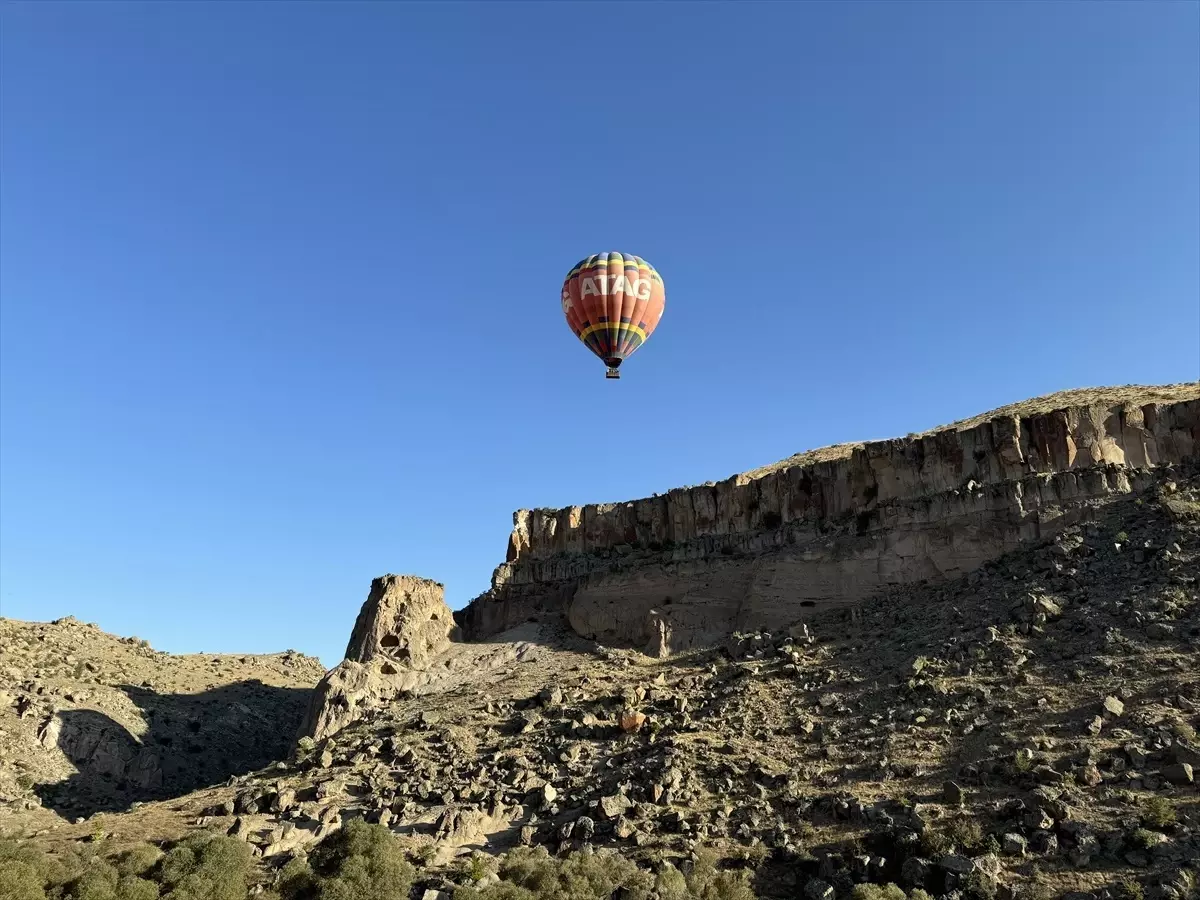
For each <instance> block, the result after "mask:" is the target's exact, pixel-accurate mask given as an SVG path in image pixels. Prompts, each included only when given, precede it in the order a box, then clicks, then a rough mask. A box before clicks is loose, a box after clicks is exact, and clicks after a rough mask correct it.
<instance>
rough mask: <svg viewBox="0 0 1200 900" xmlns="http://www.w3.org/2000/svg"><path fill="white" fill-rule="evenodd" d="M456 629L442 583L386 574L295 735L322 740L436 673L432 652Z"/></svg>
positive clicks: (445, 644)
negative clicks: (343, 652) (365, 712)
mask: <svg viewBox="0 0 1200 900" xmlns="http://www.w3.org/2000/svg"><path fill="white" fill-rule="evenodd" d="M454 630H455V625H454V617H453V613H451V611H450V607H448V606H447V605H446V600H445V596H444V592H443V588H442V585H441V584H439V583H437V582H436V581H430V580H428V579H426V578H417V577H414V576H411V575H384V576H382V577H380V578H376V579H375V580H373V581H372V582H371V590H370V593H369V594H368V595H367V599H366V601H365V602H364V603H363V605H362V609H361V610H359V613H358V618H357V619H356V620H355V622H354V630H353V632H352V633H351V635H350V642H349V643H348V644H347V645H346V658H345V659H344V660H342V662H340V663H339V664H338V665H336V666H334V667H333V668H332V669H330V670H329V671H328V672H327V673H326V674H325V676H324V677H323V678H322V679H321V681H320V683H319V684H318V685H317V687H316V690H314V691H313V696H312V699H311V701H310V704H309V708H308V714H307V715H306V716H305V718H304V722H303V723H302V724H301V726H300V730H299V735H300V736H301V737H310V738H313V739H314V740H321V739H322V738H323V737H326V736H327V735H330V734H333V733H334V732H336V731H338V730H340V729H341V728H344V727H345V726H346V725H347V724H348V723H349V722H352V721H354V720H355V719H357V718H359V717H360V716H361V715H362V713H363V712H364V711H365V710H367V709H371V708H373V707H376V706H378V705H380V704H382V703H386V702H388V701H389V700H391V699H393V698H395V697H397V696H399V695H400V694H401V693H403V692H404V691H409V690H412V689H413V688H414V687H416V686H417V685H420V684H423V683H426V682H428V681H430V680H431V679H432V678H434V677H435V674H434V673H433V672H431V671H430V665H431V662H432V660H433V659H434V657H436V656H437V655H438V654H439V653H440V652H442V651H444V650H445V649H446V648H447V647H449V645H450V641H451V638H452V636H453V633H454Z"/></svg>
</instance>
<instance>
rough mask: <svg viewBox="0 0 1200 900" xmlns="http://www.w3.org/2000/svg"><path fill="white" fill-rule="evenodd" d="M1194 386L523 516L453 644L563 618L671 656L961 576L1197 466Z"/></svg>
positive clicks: (1099, 394) (1111, 397)
mask: <svg viewBox="0 0 1200 900" xmlns="http://www.w3.org/2000/svg"><path fill="white" fill-rule="evenodd" d="M1198 453H1200V382H1190V383H1184V384H1174V385H1158V386H1130V387H1117V388H1096V389H1082V390H1072V391H1064V392H1061V393H1057V394H1052V395H1048V396H1046V397H1039V398H1035V399H1033V400H1028V401H1024V402H1022V403H1018V404H1013V405H1011V406H1006V407H1002V408H1000V409H997V410H993V411H992V412H990V413H986V414H984V415H981V416H977V417H975V418H972V419H968V420H964V421H962V422H957V423H954V424H952V425H947V426H944V427H942V428H938V429H934V430H932V431H930V432H926V433H924V434H918V435H909V436H908V437H906V438H897V439H892V440H881V441H871V442H864V443H850V444H840V445H837V446H834V447H827V448H823V449H821V450H816V451H810V452H808V453H803V454H799V455H797V456H793V457H790V458H789V459H787V460H783V461H781V462H779V463H776V464H774V465H771V466H766V467H763V468H759V469H755V470H753V471H750V472H745V473H742V474H739V475H734V476H732V477H731V478H727V479H725V480H724V481H721V482H715V483H714V482H709V483H706V484H703V485H699V486H695V487H689V488H678V489H675V490H672V491H669V492H668V493H666V494H665V495H661V496H655V497H650V498H643V499H640V500H633V501H628V502H624V503H607V504H592V505H587V506H571V507H566V508H564V509H532V510H530V509H522V510H518V511H517V512H516V513H514V515H513V531H512V534H511V535H510V537H509V543H508V553H507V559H506V561H505V562H504V563H503V564H502V565H500V566H499V567H497V569H496V570H495V573H494V574H493V578H492V586H491V588H490V589H489V590H488V591H487V592H486V593H484V594H483V595H481V596H479V597H477V598H476V599H475V600H473V601H472V602H471V603H470V604H469V605H468V606H467V607H465V608H464V609H462V610H460V611H459V612H457V613H456V614H455V618H456V620H457V622H458V624H459V626H460V627H461V629H462V631H463V635H464V637H465V638H466V639H467V640H481V639H484V638H487V637H490V636H492V635H495V634H498V633H499V632H502V631H504V630H506V629H509V628H512V627H514V626H515V625H518V624H520V623H522V622H526V621H529V620H546V619H548V618H563V619H565V620H566V622H567V623H568V624H569V625H570V627H571V628H572V629H573V630H574V631H575V632H576V633H578V634H580V635H582V636H584V637H587V638H590V639H594V640H598V641H601V642H604V643H611V644H614V645H621V646H635V647H638V648H644V649H646V650H647V651H648V652H651V653H653V654H655V655H660V656H661V655H667V654H670V653H672V652H676V651H679V650H682V649H685V648H688V647H693V646H697V645H701V644H704V643H707V642H711V641H714V640H720V639H722V638H723V637H724V636H727V635H728V634H730V633H733V632H736V631H745V630H751V629H755V628H772V629H774V628H779V627H787V626H789V625H792V624H794V623H796V622H797V621H799V620H801V619H803V618H804V617H805V616H806V615H808V614H811V613H812V612H815V611H817V610H822V609H828V608H830V607H836V606H848V605H853V604H855V603H858V602H859V601H862V600H864V599H866V598H868V597H870V596H872V595H873V594H875V593H877V592H879V591H881V590H884V589H887V588H889V587H891V586H896V585H901V584H907V583H913V582H919V581H927V580H937V579H943V578H950V577H957V576H959V575H962V574H964V573H968V572H971V571H974V570H975V569H977V568H978V567H979V566H981V565H982V564H984V563H986V562H988V561H990V560H993V559H995V558H997V557H999V556H1000V555H1002V554H1004V553H1006V552H1009V551H1011V550H1013V549H1015V548H1016V547H1018V546H1019V545H1021V544H1023V543H1025V542H1028V541H1032V540H1038V539H1041V538H1045V537H1048V536H1051V535H1053V534H1054V533H1055V532H1056V531H1058V530H1060V529H1062V528H1063V527H1066V526H1068V525H1072V524H1075V523H1077V522H1079V521H1081V520H1086V519H1088V518H1089V517H1090V516H1091V515H1092V514H1093V512H1094V509H1095V507H1096V506H1097V505H1098V504H1102V503H1103V502H1105V501H1106V500H1107V499H1111V498H1112V497H1115V496H1118V495H1121V494H1126V493H1128V492H1129V491H1131V490H1133V489H1135V487H1136V486H1137V484H1138V483H1139V482H1140V481H1141V480H1145V478H1146V477H1147V476H1148V473H1149V472H1150V471H1151V470H1154V469H1157V468H1161V467H1165V466H1194V465H1195V464H1196V463H1197V461H1198V456H1197V455H1198Z"/></svg>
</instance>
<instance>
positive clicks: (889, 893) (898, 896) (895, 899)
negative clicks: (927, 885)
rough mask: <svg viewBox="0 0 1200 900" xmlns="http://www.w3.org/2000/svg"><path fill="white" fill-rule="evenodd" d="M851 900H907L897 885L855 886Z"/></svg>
mask: <svg viewBox="0 0 1200 900" xmlns="http://www.w3.org/2000/svg"><path fill="white" fill-rule="evenodd" d="M851 897H852V898H853V900H907V898H906V897H905V896H904V891H903V890H901V889H900V888H899V887H898V886H897V885H894V884H890V883H889V884H887V885H884V886H882V887H881V886H880V885H878V884H856V885H855V886H854V890H853V892H852V893H851Z"/></svg>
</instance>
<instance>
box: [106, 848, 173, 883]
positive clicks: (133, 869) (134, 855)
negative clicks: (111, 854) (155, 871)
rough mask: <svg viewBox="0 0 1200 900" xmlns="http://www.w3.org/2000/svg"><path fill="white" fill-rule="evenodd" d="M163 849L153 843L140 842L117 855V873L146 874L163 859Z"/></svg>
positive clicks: (123, 874)
mask: <svg viewBox="0 0 1200 900" xmlns="http://www.w3.org/2000/svg"><path fill="white" fill-rule="evenodd" d="M162 856H163V854H162V851H161V850H159V849H158V848H157V847H155V846H153V845H151V844H138V845H137V846H136V847H131V848H129V849H128V850H126V851H125V852H124V853H122V854H121V855H120V856H118V857H117V874H119V875H122V876H125V875H144V874H145V873H146V872H148V871H149V870H150V869H152V868H153V867H154V864H155V863H157V862H158V861H159V860H160V859H162Z"/></svg>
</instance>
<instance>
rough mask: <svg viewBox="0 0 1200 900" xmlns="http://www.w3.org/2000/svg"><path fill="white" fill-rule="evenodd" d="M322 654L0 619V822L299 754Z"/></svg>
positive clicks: (169, 793) (168, 793)
mask: <svg viewBox="0 0 1200 900" xmlns="http://www.w3.org/2000/svg"><path fill="white" fill-rule="evenodd" d="M323 673H324V667H323V666H322V665H321V663H320V661H319V660H318V659H316V658H315V657H309V656H305V655H304V654H303V653H296V652H294V651H288V652H286V653H276V654H270V655H255V656H242V655H228V654H192V655H185V656H173V655H171V654H168V653H163V652H161V651H158V650H155V649H153V648H152V647H151V646H150V645H149V644H148V643H147V642H146V641H143V640H139V639H137V638H120V637H116V636H114V635H111V634H106V633H105V632H103V631H101V630H100V629H99V628H97V627H96V626H95V625H91V624H87V623H84V622H80V621H78V620H77V619H74V618H72V617H67V618H65V619H59V620H57V621H54V622H22V621H17V620H15V619H5V618H0V823H3V822H4V821H5V819H4V818H3V817H6V816H7V817H11V816H13V814H14V813H15V812H19V811H27V812H28V811H37V812H42V811H43V810H44V811H45V812H46V813H50V812H54V813H57V814H60V815H62V816H67V817H71V818H74V817H79V816H84V817H86V816H89V815H91V814H93V813H95V812H97V811H101V810H116V809H125V808H127V807H128V806H129V804H130V803H133V802H136V801H145V800H152V799H161V798H164V797H175V796H179V795H181V794H186V793H187V792H189V791H191V790H194V789H196V788H198V787H202V786H207V785H211V784H219V783H221V782H223V781H225V780H226V779H228V778H229V777H230V776H231V775H235V774H241V773H244V772H247V771H250V770H252V769H256V768H259V767H261V766H264V765H267V764H268V763H270V762H272V761H273V760H275V759H279V758H280V757H282V756H284V755H286V754H287V752H288V750H289V749H290V745H291V741H292V738H293V736H294V733H295V730H296V728H297V726H298V725H299V724H300V721H301V718H302V716H303V715H304V710H305V708H306V706H307V704H308V700H309V694H310V693H311V691H312V688H313V687H314V685H316V683H317V681H318V680H319V679H320V678H321V676H322V674H323Z"/></svg>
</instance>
